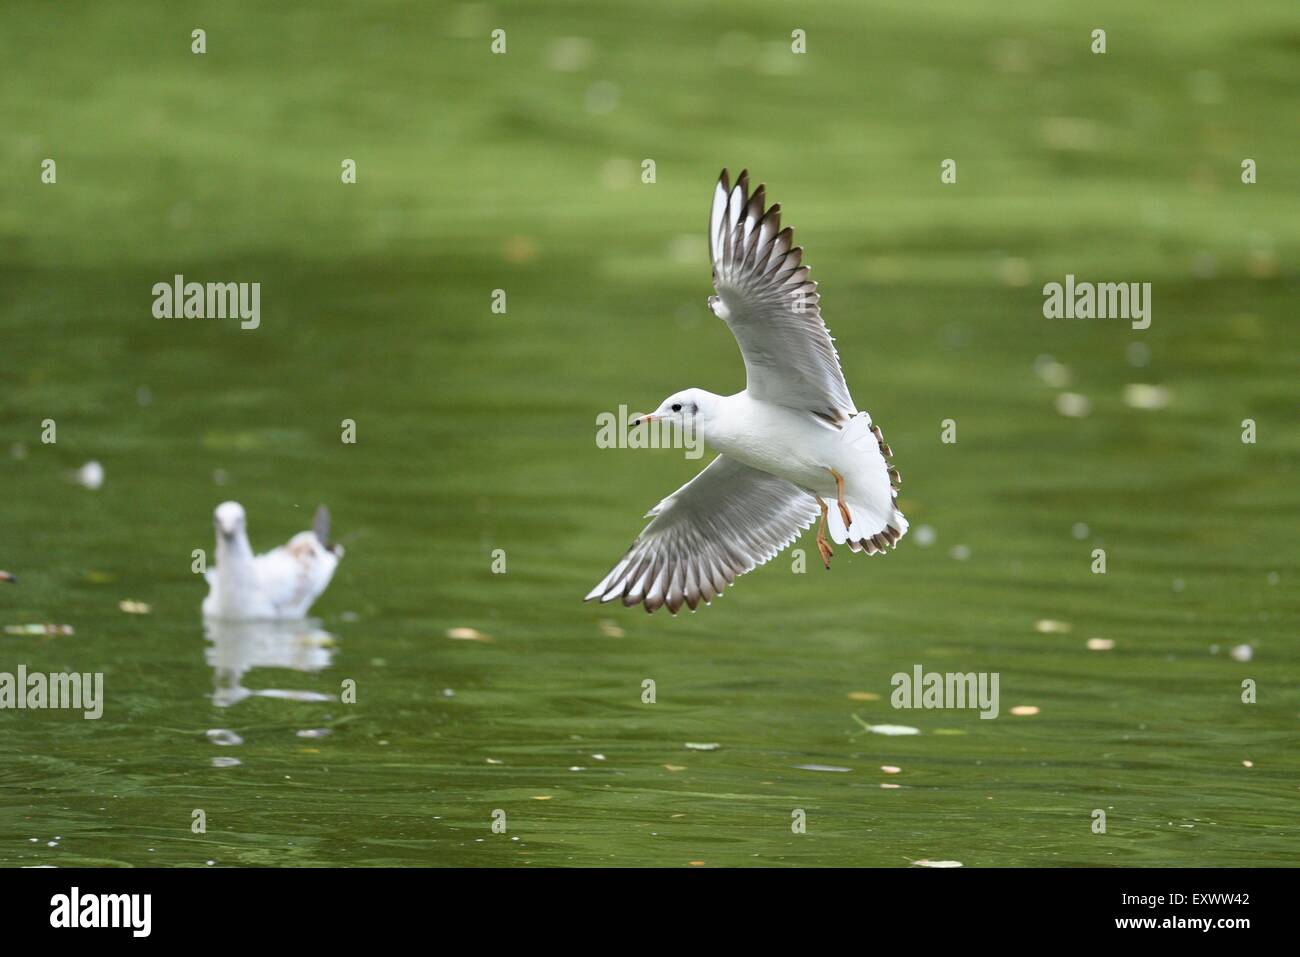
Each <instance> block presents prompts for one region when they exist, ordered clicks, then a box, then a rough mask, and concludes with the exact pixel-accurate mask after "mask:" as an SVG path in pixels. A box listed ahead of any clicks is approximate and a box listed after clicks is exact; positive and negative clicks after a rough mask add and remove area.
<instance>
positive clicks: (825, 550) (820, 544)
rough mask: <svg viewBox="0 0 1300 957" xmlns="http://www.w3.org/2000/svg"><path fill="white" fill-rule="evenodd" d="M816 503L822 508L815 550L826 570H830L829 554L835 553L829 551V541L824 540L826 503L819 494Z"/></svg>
mask: <svg viewBox="0 0 1300 957" xmlns="http://www.w3.org/2000/svg"><path fill="white" fill-rule="evenodd" d="M817 504H818V506H820V508H821V510H822V520H821V524H820V525H818V526H817V551H818V552H820V553H821V556H822V564H823V565H825V566H826V570H827V571H830V570H831V556H832V555H833V554H835V553H834V552H833V551H831V543H830V542H828V541H826V515H827V512H828V509H827V508H826V503H825V502H823V501H822V497H821V496H820V495H818V496H817Z"/></svg>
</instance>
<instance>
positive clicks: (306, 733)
mask: <svg viewBox="0 0 1300 957" xmlns="http://www.w3.org/2000/svg"><path fill="white" fill-rule="evenodd" d="M333 733H334V732H333V730H332V729H330V728H303V729H302V730H301V731H299V732H298V737H300V738H328V737H329V736H330V735H331V734H333Z"/></svg>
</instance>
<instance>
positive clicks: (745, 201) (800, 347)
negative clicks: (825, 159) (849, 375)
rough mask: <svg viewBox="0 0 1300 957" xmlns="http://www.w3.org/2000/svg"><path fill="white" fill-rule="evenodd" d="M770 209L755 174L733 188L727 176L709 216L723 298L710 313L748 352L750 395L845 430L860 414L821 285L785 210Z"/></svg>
mask: <svg viewBox="0 0 1300 957" xmlns="http://www.w3.org/2000/svg"><path fill="white" fill-rule="evenodd" d="M764 201H765V194H764V187H762V186H759V187H758V189H756V190H754V192H753V194H752V195H751V194H750V193H749V176H748V174H747V173H744V172H742V173H741V174H740V178H739V179H738V180H737V181H736V185H735V186H734V187H732V186H731V185H730V184H729V182H728V177H727V171H726V170H725V169H724V170H723V171H722V176H721V177H720V178H719V179H718V185H717V188H716V189H715V190H714V195H713V208H712V212H711V214H710V216H709V252H710V255H711V258H712V260H713V287H714V289H716V290H717V295H716V296H712V297H710V298H709V306H710V307H711V308H712V309H713V311H714V313H716V314H717V315H718V317H719V318H721V319H722V320H723V321H724V322H726V323H727V325H728V326H729V327H730V329H731V332H732V334H733V335H734V336H735V337H736V342H737V343H738V344H739V345H740V351H741V354H742V355H743V356H744V359H745V373H746V379H747V382H746V390H747V391H748V392H749V394H750V395H752V396H754V397H755V398H759V399H766V400H767V401H769V402H775V403H777V404H779V405H784V406H788V407H790V408H795V409H801V410H805V411H809V412H814V413H816V414H817V415H820V416H822V417H823V418H825V419H828V420H829V421H831V422H834V423H836V424H842V423H843V422H844V421H846V420H847V419H849V418H850V417H852V416H853V415H854V414H855V413H856V412H857V409H856V408H855V407H854V405H853V398H852V396H850V395H849V387H848V385H847V384H846V383H845V381H844V373H843V371H841V369H840V359H839V355H838V354H837V353H836V351H835V346H834V344H833V342H832V340H831V335H830V332H829V331H828V330H827V328H826V324H825V323H824V322H822V317H821V307H820V305H819V303H820V300H821V297H820V296H819V295H818V294H817V284H816V283H815V282H813V281H811V280H810V279H809V278H808V267H807V266H805V265H802V260H803V250H802V249H801V248H800V247H798V246H794V245H793V242H794V231H793V230H792V229H790V228H789V227H786V228H785V229H782V228H781V215H780V214H781V207H780V206H776V205H774V206H772V207H771V208H770V209H764V208H763V204H764Z"/></svg>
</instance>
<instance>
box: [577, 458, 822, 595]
mask: <svg viewBox="0 0 1300 957" xmlns="http://www.w3.org/2000/svg"><path fill="white" fill-rule="evenodd" d="M649 514H650V515H652V516H654V519H653V521H651V522H650V524H649V525H647V526H646V527H645V530H644V531H642V532H641V534H640V535H639V536H638V537H637V540H636V541H635V542H633V543H632V547H631V548H630V549H628V552H627V554H626V555H624V556H623V560H622V561H620V562H619V563H618V564H617V565H615V566H614V568H613V569H612V570H611V571H610V573H609V574H608V575H606V576H605V577H604V579H602V580H601V582H600V584H599V585H597V586H596V587H595V588H593V589H592V590H591V591H590V592H589V593H588V595H587V597H586V598H585V599H584V601H591V600H592V599H593V598H599V599H600V600H601V601H602V602H609V601H614V600H615V599H621V600H622V602H623V604H624V605H627V606H628V607H631V606H632V605H636V604H638V603H643V604H644V605H645V609H646V611H648V612H653V611H655V610H657V609H658V608H660V607H661V606H663V605H665V604H666V605H667V606H668V608H669V610H670V611H671V612H672V613H673V614H674V615H675V614H677V611H678V609H680V608H681V607H682V605H683V603H684V604H687V605H689V606H690V608H691V610H692V611H694V610H695V608H696V607H698V606H699V603H700V601H701V600H703V601H704V603H705V604H708V603H709V602H710V601H712V599H714V598H715V597H717V595H718V594H719V593H721V591H722V590H723V589H724V588H726V587H727V586H728V585H730V584H731V583H732V582H734V581H735V580H736V579H737V578H738V577H739V576H741V575H743V574H745V572H747V571H749V570H750V569H752V568H754V567H755V566H757V565H762V564H763V563H764V562H766V561H769V560H771V559H772V558H774V557H776V556H777V555H778V554H780V552H781V551H782V550H783V549H785V547H786V546H787V545H789V544H790V543H791V542H793V541H794V540H795V539H796V538H797V537H798V536H799V533H800V532H801V531H802V530H803V529H805V528H807V527H808V526H810V525H811V524H812V522H813V519H814V518H815V517H816V516H817V515H818V508H817V504H816V501H815V500H814V499H813V497H812V496H811V495H809V494H808V493H807V492H804V491H802V490H801V489H799V488H798V487H797V486H795V485H793V484H791V483H790V482H787V481H786V480H785V479H781V478H777V477H776V476H775V475H769V474H768V473H767V472H761V471H759V470H758V469H753V468H750V467H749V466H748V465H742V464H741V463H739V462H736V461H734V460H732V459H729V458H727V457H726V456H725V455H719V456H718V457H717V458H716V459H714V460H713V461H712V462H711V463H710V464H709V465H708V467H707V468H705V469H704V471H702V472H700V474H699V475H697V476H695V478H693V479H691V480H690V481H689V482H687V483H686V484H685V485H683V486H682V487H681V488H679V489H678V490H677V491H676V492H674V493H673V494H672V495H670V496H668V497H667V498H666V499H664V500H663V501H662V502H660V503H659V504H658V505H656V506H655V507H654V508H653V509H651V510H650V513H649Z"/></svg>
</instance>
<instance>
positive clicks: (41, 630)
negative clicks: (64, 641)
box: [5, 622, 76, 638]
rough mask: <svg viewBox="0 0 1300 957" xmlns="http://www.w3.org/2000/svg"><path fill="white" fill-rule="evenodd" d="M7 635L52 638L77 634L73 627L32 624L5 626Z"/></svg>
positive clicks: (47, 623)
mask: <svg viewBox="0 0 1300 957" xmlns="http://www.w3.org/2000/svg"><path fill="white" fill-rule="evenodd" d="M5 634H6V635H40V636H42V637H45V638H52V637H54V636H55V635H72V634H76V632H74V631H73V629H72V626H71V625H56V624H53V623H51V622H30V623H28V624H25V625H5Z"/></svg>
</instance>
